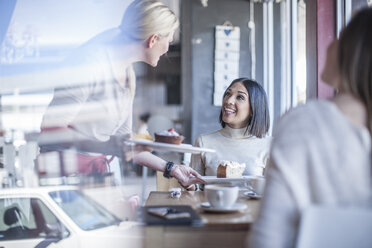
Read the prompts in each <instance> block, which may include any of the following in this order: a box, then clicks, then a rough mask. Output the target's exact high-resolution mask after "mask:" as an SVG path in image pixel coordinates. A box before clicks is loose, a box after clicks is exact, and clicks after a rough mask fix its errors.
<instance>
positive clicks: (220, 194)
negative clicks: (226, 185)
mask: <svg viewBox="0 0 372 248" xmlns="http://www.w3.org/2000/svg"><path fill="white" fill-rule="evenodd" d="M222 196H223V192H222V191H217V201H218V205H220V206H222V202H221V200H222Z"/></svg>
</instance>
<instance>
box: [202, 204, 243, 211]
mask: <svg viewBox="0 0 372 248" xmlns="http://www.w3.org/2000/svg"><path fill="white" fill-rule="evenodd" d="M199 207H200V208H201V209H203V210H204V211H206V212H214V213H231V212H236V211H241V210H244V209H246V208H247V205H245V204H243V203H239V202H236V203H234V205H232V206H231V207H229V208H215V207H212V206H211V205H210V204H209V202H202V203H200V205H199Z"/></svg>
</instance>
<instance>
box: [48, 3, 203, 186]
mask: <svg viewBox="0 0 372 248" xmlns="http://www.w3.org/2000/svg"><path fill="white" fill-rule="evenodd" d="M178 26H179V21H178V18H177V17H176V16H175V14H174V13H173V12H172V11H171V10H170V9H169V8H168V7H167V6H165V5H164V4H163V3H162V2H160V1H157V0H135V1H133V2H132V3H131V4H130V5H129V7H128V8H127V10H126V11H125V14H124V16H123V19H122V23H121V25H120V26H119V27H116V28H112V29H110V30H107V31H104V32H102V33H100V34H98V35H97V36H96V37H94V38H92V39H91V40H89V41H88V42H87V43H85V44H83V45H82V46H81V47H80V48H79V49H77V51H75V52H74V53H73V54H72V56H70V57H69V58H68V60H67V62H66V65H65V66H64V67H65V68H66V75H62V76H63V77H64V78H65V79H66V86H65V87H63V88H59V89H56V90H55V93H54V98H53V100H52V102H51V103H50V105H49V107H48V109H47V111H46V113H45V115H44V118H43V122H42V132H44V134H47V133H48V131H51V130H56V129H62V130H65V131H66V132H68V133H74V134H79V135H80V136H82V139H84V138H86V139H88V140H89V141H91V142H85V143H84V142H80V143H79V142H76V143H77V144H76V145H75V147H76V148H77V149H78V151H79V152H78V154H77V160H78V173H82V174H89V173H104V172H106V171H107V168H108V167H109V166H108V164H109V163H110V159H108V158H107V157H106V155H115V156H118V157H124V156H122V155H123V149H125V146H124V143H123V142H122V139H121V138H123V137H130V136H131V133H132V115H133V97H134V93H135V79H134V71H133V69H132V63H135V62H145V63H147V64H149V65H151V66H153V67H155V66H156V65H157V64H158V61H159V58H160V56H162V55H163V54H165V53H166V52H167V51H168V48H169V43H170V42H172V40H173V35H174V31H175V30H176V29H177V28H178ZM66 135H67V134H66ZM80 136H79V137H80ZM41 148H42V149H41V151H42V152H47V151H52V150H57V151H58V150H61V149H64V148H65V147H61V146H58V145H57V146H44V147H41ZM92 152H93V153H92ZM124 154H125V159H126V160H129V159H133V161H134V162H135V163H138V164H141V165H144V166H148V167H150V168H153V169H155V170H160V171H165V172H166V175H167V176H174V177H176V178H177V179H178V180H179V181H180V182H181V184H183V185H189V184H192V183H195V182H202V181H201V180H199V179H198V178H197V177H198V176H199V175H198V174H197V173H196V172H195V171H194V170H192V169H191V168H188V167H185V166H181V165H174V166H173V163H171V164H170V163H169V162H168V163H167V162H166V161H164V160H163V159H161V158H159V157H156V156H154V155H153V154H151V153H150V152H148V151H146V150H145V149H144V148H143V147H134V148H133V147H129V148H128V149H125V151H124ZM166 169H168V170H166Z"/></svg>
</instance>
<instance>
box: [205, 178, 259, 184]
mask: <svg viewBox="0 0 372 248" xmlns="http://www.w3.org/2000/svg"><path fill="white" fill-rule="evenodd" d="M257 177H259V176H242V177H238V178H219V177H216V176H202V178H203V180H204V181H205V182H206V183H207V184H210V183H219V184H224V183H226V184H227V183H241V182H245V181H249V180H250V179H254V178H257Z"/></svg>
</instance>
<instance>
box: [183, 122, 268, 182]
mask: <svg viewBox="0 0 372 248" xmlns="http://www.w3.org/2000/svg"><path fill="white" fill-rule="evenodd" d="M245 130H246V128H241V129H233V128H230V127H228V126H226V127H225V128H223V129H220V130H218V131H215V132H213V133H209V134H202V135H200V136H199V137H198V138H197V139H196V141H195V146H197V147H205V148H210V149H214V150H216V153H208V152H203V153H201V154H193V155H192V157H191V164H190V165H191V167H192V168H193V169H195V170H196V171H197V172H199V173H200V174H201V175H205V176H216V175H217V167H218V165H219V161H221V160H230V161H235V162H238V163H245V164H246V167H245V170H244V172H243V175H262V174H263V170H264V168H265V166H266V161H267V158H268V154H269V149H270V141H271V138H270V137H265V138H257V137H254V136H252V135H249V134H246V133H245Z"/></svg>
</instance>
